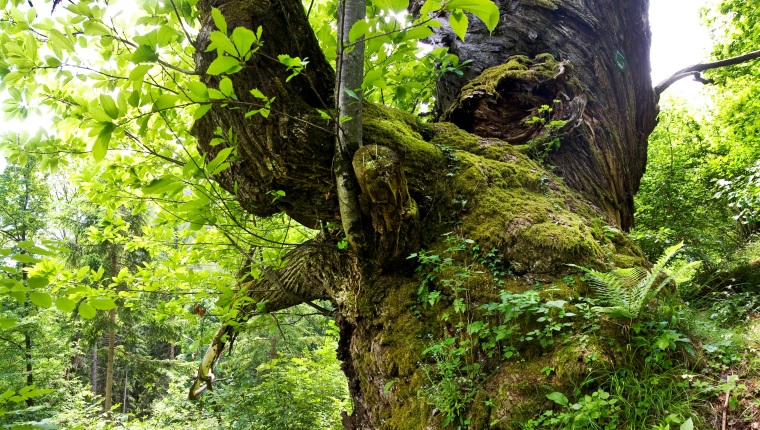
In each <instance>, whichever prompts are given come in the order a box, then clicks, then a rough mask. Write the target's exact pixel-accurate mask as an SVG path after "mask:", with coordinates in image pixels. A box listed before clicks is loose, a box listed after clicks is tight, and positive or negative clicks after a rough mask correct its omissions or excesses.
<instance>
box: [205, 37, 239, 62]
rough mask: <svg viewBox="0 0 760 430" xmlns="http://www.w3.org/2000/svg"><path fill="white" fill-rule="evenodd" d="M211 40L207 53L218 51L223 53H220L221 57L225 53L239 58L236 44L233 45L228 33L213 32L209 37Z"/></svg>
mask: <svg viewBox="0 0 760 430" xmlns="http://www.w3.org/2000/svg"><path fill="white" fill-rule="evenodd" d="M209 39H211V43H210V44H209V46H208V48H206V52H208V51H213V50H214V49H217V50H218V51H217V52H219V51H221V52H219V54H220V56H221V54H224V53H225V52H228V53H230V54H232V55H234V56H237V54H238V53H237V50H236V49H235V44H234V43H232V41H231V40H230V39H229V38H228V37H227V34H226V33H222V32H221V31H212V32H211V34H210V35H209Z"/></svg>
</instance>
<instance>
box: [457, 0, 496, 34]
mask: <svg viewBox="0 0 760 430" xmlns="http://www.w3.org/2000/svg"><path fill="white" fill-rule="evenodd" d="M445 6H446V10H449V11H452V12H453V11H456V10H458V9H461V10H463V11H465V12H470V13H471V14H473V15H475V16H477V17H478V18H480V20H481V21H483V23H484V24H485V25H486V27H488V31H491V32H492V31H493V30H494V29H495V28H496V24H498V23H499V16H500V13H499V8H498V7H496V5H495V4H494V3H493V2H492V1H491V0H451V1H450V2H448V3H446V5H445Z"/></svg>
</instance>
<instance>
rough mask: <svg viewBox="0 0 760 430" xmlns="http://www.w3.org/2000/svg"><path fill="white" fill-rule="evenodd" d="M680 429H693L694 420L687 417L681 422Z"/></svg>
mask: <svg viewBox="0 0 760 430" xmlns="http://www.w3.org/2000/svg"><path fill="white" fill-rule="evenodd" d="M681 430H694V421H692V420H691V418H689V419H688V420H686V421H684V423H683V424H681Z"/></svg>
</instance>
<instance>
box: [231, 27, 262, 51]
mask: <svg viewBox="0 0 760 430" xmlns="http://www.w3.org/2000/svg"><path fill="white" fill-rule="evenodd" d="M230 40H231V41H232V43H233V44H234V45H235V48H236V50H237V52H238V53H239V54H240V55H245V54H247V53H248V51H250V50H251V47H252V46H253V44H254V43H256V40H257V38H256V35H255V34H254V33H253V31H251V30H249V29H247V28H245V27H235V29H234V30H232V35H231V36H230Z"/></svg>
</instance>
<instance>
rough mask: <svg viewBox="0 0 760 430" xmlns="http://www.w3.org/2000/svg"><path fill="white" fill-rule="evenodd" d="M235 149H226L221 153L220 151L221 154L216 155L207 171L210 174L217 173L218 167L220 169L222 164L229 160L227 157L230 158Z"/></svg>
mask: <svg viewBox="0 0 760 430" xmlns="http://www.w3.org/2000/svg"><path fill="white" fill-rule="evenodd" d="M233 149H234V148H224V149H222V150H221V151H219V153H218V154H216V157H214V159H213V160H211V162H209V163H208V166H206V171H208V172H214V171H216V169H217V167H219V165H220V164H222V163H223V162H224V161H225V160H227V157H229V156H230V154H231V153H232V150H233Z"/></svg>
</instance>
